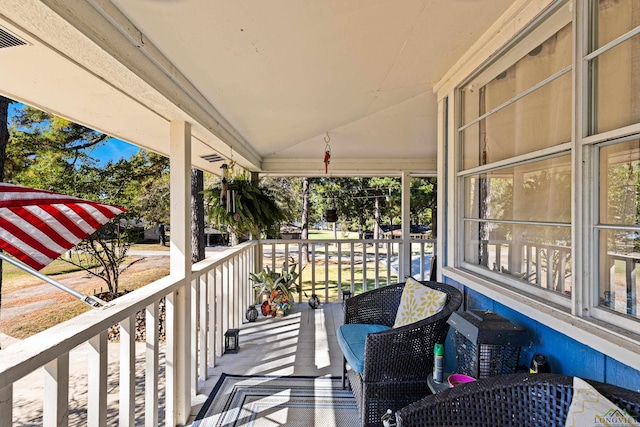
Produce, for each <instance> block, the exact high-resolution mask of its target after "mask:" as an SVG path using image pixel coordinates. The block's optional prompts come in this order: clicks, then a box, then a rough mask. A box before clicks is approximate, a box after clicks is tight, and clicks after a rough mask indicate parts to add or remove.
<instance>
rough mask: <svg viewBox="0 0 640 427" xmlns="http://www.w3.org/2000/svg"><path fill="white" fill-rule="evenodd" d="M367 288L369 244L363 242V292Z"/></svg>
mask: <svg viewBox="0 0 640 427" xmlns="http://www.w3.org/2000/svg"><path fill="white" fill-rule="evenodd" d="M367 288H368V283H367V245H365V244H364V243H362V292H365V291H366V290H367Z"/></svg>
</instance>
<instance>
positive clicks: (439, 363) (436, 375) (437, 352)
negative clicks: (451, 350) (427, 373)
mask: <svg viewBox="0 0 640 427" xmlns="http://www.w3.org/2000/svg"><path fill="white" fill-rule="evenodd" d="M443 377H444V347H443V346H442V344H436V345H435V346H434V347H433V380H434V381H435V382H437V383H441V382H442V381H444V378H443Z"/></svg>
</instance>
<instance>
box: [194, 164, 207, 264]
mask: <svg viewBox="0 0 640 427" xmlns="http://www.w3.org/2000/svg"><path fill="white" fill-rule="evenodd" d="M203 191H204V175H203V173H202V171H201V170H198V169H191V262H192V263H196V262H198V261H202V260H203V259H204V258H205V248H204V194H203Z"/></svg>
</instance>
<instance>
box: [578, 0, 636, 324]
mask: <svg viewBox="0 0 640 427" xmlns="http://www.w3.org/2000/svg"><path fill="white" fill-rule="evenodd" d="M590 13H591V16H592V19H591V21H592V23H593V24H592V25H593V30H592V31H591V39H590V40H589V43H590V45H589V52H588V53H587V55H586V57H585V61H586V63H587V66H588V82H589V85H588V87H589V93H588V100H589V108H588V111H587V112H586V121H587V124H588V129H587V134H588V135H591V136H594V137H593V138H591V140H590V141H589V142H590V143H593V146H592V150H593V151H594V156H595V158H596V159H597V162H596V163H597V166H596V170H597V174H596V176H598V178H599V182H598V185H597V188H595V189H594V190H595V191H596V192H597V194H598V197H597V199H596V200H597V203H598V217H597V219H596V226H595V241H596V242H597V252H598V255H597V257H598V260H597V261H598V262H597V265H598V274H597V286H594V289H595V292H597V294H595V295H594V298H593V306H594V309H595V310H594V315H595V316H596V317H600V318H604V319H606V320H610V321H613V322H616V323H621V322H624V320H616V319H627V318H636V319H637V318H640V314H639V313H638V287H639V286H638V284H639V283H640V280H638V279H639V277H638V274H640V271H637V269H636V266H637V265H638V263H640V131H639V130H640V127H639V126H638V124H639V123H640V63H639V62H638V61H639V59H640V1H637V0H633V1H613V0H592V1H591V2H590ZM603 132H607V134H606V135H605V136H602V137H600V134H602V133H603Z"/></svg>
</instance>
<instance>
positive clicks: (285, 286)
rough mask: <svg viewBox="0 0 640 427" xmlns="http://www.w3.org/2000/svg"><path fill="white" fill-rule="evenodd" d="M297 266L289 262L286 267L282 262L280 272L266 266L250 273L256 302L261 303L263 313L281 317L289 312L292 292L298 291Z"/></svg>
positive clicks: (291, 304) (298, 274)
mask: <svg viewBox="0 0 640 427" xmlns="http://www.w3.org/2000/svg"><path fill="white" fill-rule="evenodd" d="M297 267H298V265H297V264H296V263H291V264H290V267H289V268H287V265H286V263H284V264H283V265H282V268H281V270H280V272H277V271H275V270H271V269H270V268H269V267H268V266H267V267H265V268H264V269H263V270H262V271H260V272H259V273H250V275H251V277H250V278H251V280H252V281H253V288H254V290H255V292H256V296H257V300H256V304H260V303H261V304H262V306H261V310H262V314H263V315H265V316H268V315H269V314H271V315H273V316H277V317H282V316H284V315H286V314H287V313H289V311H290V310H291V307H293V301H294V298H293V292H300V286H299V285H298V283H296V280H297V279H298V277H299V276H300V273H298V272H297V271H296V269H297ZM263 298H264V301H262V299H263ZM261 301H262V302H261Z"/></svg>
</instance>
